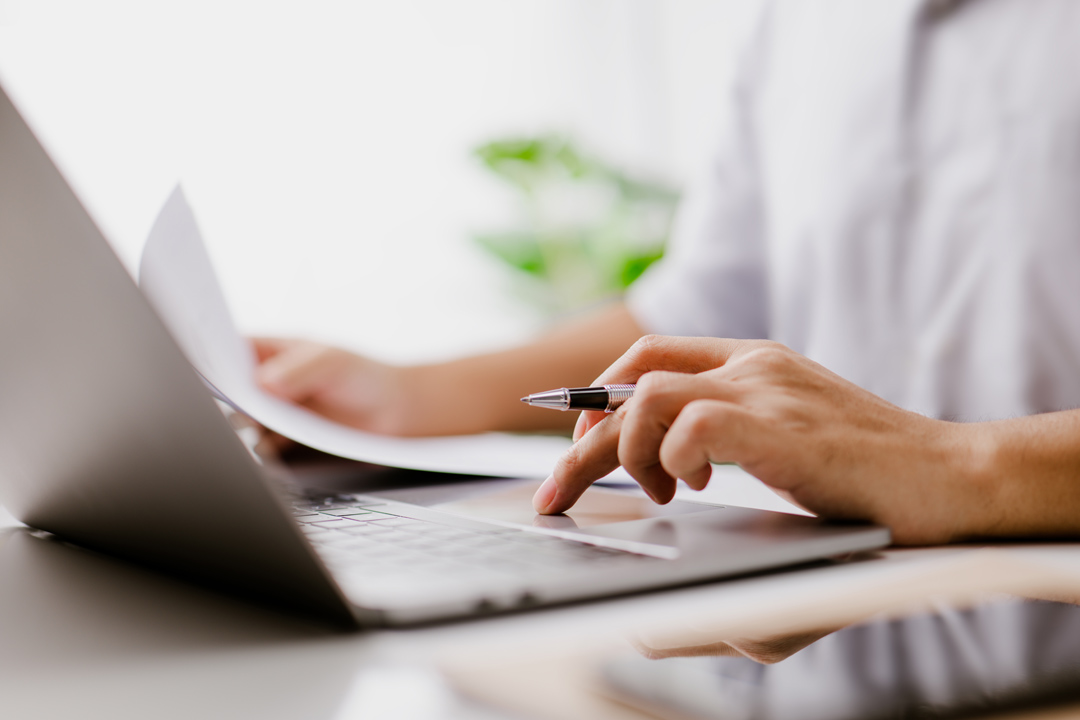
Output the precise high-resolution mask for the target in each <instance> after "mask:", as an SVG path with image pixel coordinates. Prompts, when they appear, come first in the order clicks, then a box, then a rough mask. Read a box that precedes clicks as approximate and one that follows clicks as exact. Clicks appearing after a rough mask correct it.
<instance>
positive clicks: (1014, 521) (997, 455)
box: [972, 410, 1080, 537]
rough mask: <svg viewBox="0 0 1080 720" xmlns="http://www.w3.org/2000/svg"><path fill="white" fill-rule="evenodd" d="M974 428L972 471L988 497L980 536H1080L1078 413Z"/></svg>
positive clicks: (1062, 413) (1079, 438)
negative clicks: (974, 449) (974, 446)
mask: <svg viewBox="0 0 1080 720" xmlns="http://www.w3.org/2000/svg"><path fill="white" fill-rule="evenodd" d="M974 428H975V432H974V433H973V434H974V443H975V444H976V448H977V449H976V452H975V453H974V454H973V457H974V458H975V461H974V463H973V467H972V471H973V473H974V474H975V477H976V484H977V485H978V486H979V487H981V488H983V489H984V490H985V496H986V498H987V499H986V504H987V505H986V518H985V521H984V522H983V523H982V525H980V526H977V528H976V531H977V533H976V534H979V535H992V536H1015V537H1019V536H1071V537H1076V536H1077V535H1080V410H1070V411H1064V412H1056V413H1047V414H1044V415H1034V416H1031V417H1025V418H1017V419H1013V420H1004V421H998V422H990V423H983V424H981V425H978V426H974Z"/></svg>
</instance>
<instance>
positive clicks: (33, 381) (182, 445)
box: [0, 87, 354, 624]
mask: <svg viewBox="0 0 1080 720" xmlns="http://www.w3.org/2000/svg"><path fill="white" fill-rule="evenodd" d="M0 337H2V338H3V339H4V340H3V350H2V351H0V498H2V500H3V502H4V504H5V505H6V506H7V508H8V509H9V510H10V511H11V512H12V514H13V515H15V516H16V517H18V518H19V519H20V520H22V521H23V522H25V523H26V524H28V525H31V526H33V527H36V528H40V529H43V530H47V531H49V532H52V533H55V534H56V535H58V536H61V537H63V538H67V539H71V540H73V541H76V542H78V543H80V544H82V545H86V546H89V547H93V548H97V549H101V550H103V551H106V552H109V553H112V554H115V555H119V556H123V557H127V558H130V559H133V560H136V561H139V562H142V563H146V564H149V565H153V566H156V567H160V568H162V569H166V570H168V571H170V572H172V573H175V574H179V575H183V576H188V577H191V578H193V579H198V580H200V581H203V582H209V583H211V584H214V585H217V586H221V587H224V588H228V589H230V590H233V591H239V592H241V593H244V594H248V595H252V596H257V597H258V598H260V600H262V601H271V602H275V603H277V604H280V605H283V606H286V607H289V608H292V609H298V610H303V611H307V612H310V613H313V614H316V615H318V616H320V617H322V618H325V619H329V620H332V621H338V622H342V623H349V624H351V623H353V622H354V620H353V616H352V612H351V611H350V609H349V606H348V604H347V602H346V601H345V599H344V598H343V596H342V595H341V594H340V592H339V590H338V589H337V586H336V585H335V584H334V583H333V581H332V580H330V579H329V576H328V575H327V574H326V571H325V569H324V567H323V566H322V564H321V563H320V561H319V560H318V559H317V558H316V556H315V555H314V553H313V551H312V550H311V548H310V546H309V545H308V544H307V543H306V542H305V541H304V540H303V538H302V537H301V535H300V532H299V530H298V529H297V528H296V527H295V524H294V523H293V522H292V521H291V519H290V517H289V513H288V511H287V509H286V507H285V505H284V504H283V503H282V502H281V501H280V500H279V499H278V498H277V497H276V496H275V494H274V492H273V490H272V485H271V484H270V483H269V482H268V479H267V477H266V476H265V475H264V474H263V472H262V471H261V469H260V467H259V466H258V464H257V463H256V462H255V461H254V460H253V458H252V457H251V455H250V454H249V453H248V451H247V449H246V448H245V447H244V445H243V444H242V442H241V441H240V439H239V438H238V437H237V436H236V434H235V433H234V432H233V431H232V430H231V428H230V427H229V424H228V421H227V419H226V418H225V417H224V415H223V414H222V413H221V411H220V410H219V409H218V407H217V406H216V405H215V403H214V401H213V399H212V398H211V396H210V395H209V393H208V392H207V390H206V388H205V387H204V386H203V384H202V383H201V381H200V380H199V378H198V377H197V375H196V373H195V372H194V371H193V370H192V368H191V366H190V365H189V364H188V362H187V360H186V359H185V357H184V356H183V354H182V353H181V352H180V350H179V349H178V348H177V346H176V344H175V342H174V341H173V339H172V337H170V335H169V333H168V332H167V331H166V330H165V328H164V327H163V326H162V324H161V322H160V321H159V320H158V318H157V316H156V315H155V314H154V312H153V311H152V310H151V309H150V307H149V305H148V304H147V302H146V300H145V299H144V297H143V296H142V294H141V293H140V292H139V290H138V289H137V287H136V286H135V284H134V282H133V280H132V278H131V277H130V275H129V274H128V273H127V271H126V270H125V269H124V268H123V266H122V265H121V263H120V261H119V260H118V258H117V257H116V255H115V254H114V253H113V251H112V249H111V248H110V247H109V245H108V243H107V242H106V241H105V239H104V237H103V236H102V234H101V232H100V231H99V229H98V228H97V226H96V225H95V224H94V222H93V220H92V219H91V218H90V217H89V215H88V214H87V212H86V210H85V209H84V208H83V206H82V204H81V203H80V202H79V200H78V199H77V198H76V196H75V194H74V193H73V192H72V190H71V188H70V187H69V186H68V184H67V183H66V182H65V180H64V178H63V177H62V176H61V174H60V172H59V170H58V169H57V167H56V166H55V165H54V164H53V162H52V161H51V160H50V158H49V156H48V154H47V153H46V152H45V150H44V148H43V147H42V146H41V144H40V143H39V142H38V140H37V138H36V137H35V135H34V134H33V132H32V131H31V130H30V128H29V127H28V126H27V125H26V123H25V122H24V120H23V118H22V117H21V115H20V114H19V112H18V110H17V109H16V107H15V106H14V104H13V103H12V101H11V99H10V98H9V97H8V94H7V92H6V90H4V89H3V88H2V87H0Z"/></svg>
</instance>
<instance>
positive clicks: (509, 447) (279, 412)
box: [139, 187, 570, 478]
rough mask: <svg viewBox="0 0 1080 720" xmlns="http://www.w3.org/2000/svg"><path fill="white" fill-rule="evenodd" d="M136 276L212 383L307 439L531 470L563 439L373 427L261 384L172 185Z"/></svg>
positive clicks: (410, 462) (391, 455)
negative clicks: (431, 434) (428, 434)
mask: <svg viewBox="0 0 1080 720" xmlns="http://www.w3.org/2000/svg"><path fill="white" fill-rule="evenodd" d="M139 284H140V286H141V287H142V291H143V293H144V294H145V295H146V297H147V298H148V299H149V301H150V303H151V304H152V305H153V306H154V309H155V310H156V311H157V313H158V315H159V316H160V317H161V319H162V320H163V321H164V323H165V325H166V326H167V327H168V328H169V330H170V332H171V333H172V335H173V337H174V338H175V339H176V341H177V343H178V344H179V345H180V347H181V349H182V350H183V351H184V353H185V354H186V355H187V357H188V360H190V362H191V364H192V365H193V366H194V368H195V369H196V370H197V371H198V372H199V374H200V375H202V377H203V379H204V380H205V381H206V383H207V385H208V386H209V387H210V388H211V390H212V392H214V393H215V394H216V395H218V397H219V398H220V399H221V400H223V401H224V402H227V403H229V404H230V405H232V406H233V407H235V408H236V409H237V410H239V411H241V412H243V413H244V414H246V415H248V416H249V417H251V418H252V419H254V420H255V421H257V422H259V423H260V424H262V425H263V426H265V427H267V428H269V429H270V430H273V431H274V432H277V433H279V434H281V435H284V436H286V437H288V438H291V439H293V440H295V441H297V442H299V443H302V444H304V445H308V446H310V447H313V448H316V449H318V450H322V451H324V452H328V453H331V454H333V455H338V456H340V457H345V458H350V459H353V460H362V461H365V462H371V463H377V464H379V465H389V466H392V467H400V468H410V469H414V470H432V471H440V472H452V473H464V474H476V475H492V476H506V477H537V478H543V477H547V476H548V474H549V473H550V472H551V469H552V468H553V467H554V465H555V461H556V460H557V459H558V457H559V455H560V454H561V453H562V452H563V451H564V450H566V448H567V447H569V444H570V443H569V440H567V439H565V438H560V437H550V436H539V435H537V436H532V435H513V434H504V433H486V434H481V435H467V436H453V437H438V438H396V437H388V436H384V435H375V434H372V433H366V432H361V431H360V430H354V429H352V428H350V427H347V426H344V425H341V424H338V423H335V422H332V421H330V420H327V419H325V418H323V417H322V416H320V415H317V414H315V413H313V412H310V411H308V410H306V409H304V408H302V407H299V406H297V405H294V404H292V403H289V402H287V401H284V400H281V399H279V398H277V397H274V396H273V395H270V394H269V393H267V392H265V391H263V390H262V389H261V388H260V387H259V386H258V385H257V384H256V383H255V374H254V370H255V364H256V361H255V355H254V351H253V349H252V348H251V346H250V344H249V343H248V342H247V341H246V340H245V339H244V338H243V337H241V335H240V333H239V332H238V331H237V329H236V326H235V325H234V323H233V319H232V316H231V315H230V313H229V309H228V307H227V305H226V302H225V296H224V294H223V292H222V290H221V286H220V284H219V283H218V280H217V277H216V275H215V273H214V268H213V265H212V264H211V261H210V256H209V254H208V253H207V251H206V247H205V244H204V243H203V240H202V236H201V234H200V233H199V229H198V226H197V224H196V222H195V216H194V214H193V213H192V211H191V208H190V206H189V205H188V203H187V200H186V199H185V198H184V194H183V192H182V191H181V189H180V188H179V187H178V188H177V189H176V190H175V191H174V192H173V194H172V195H171V196H170V197H169V199H168V201H167V202H166V203H165V206H164V208H163V209H162V211H161V214H160V215H159V216H158V218H157V221H156V222H155V223H154V226H153V228H152V229H151V231H150V236H149V238H148V239H147V241H146V247H145V248H144V250H143V256H142V261H141V264H140V268H139Z"/></svg>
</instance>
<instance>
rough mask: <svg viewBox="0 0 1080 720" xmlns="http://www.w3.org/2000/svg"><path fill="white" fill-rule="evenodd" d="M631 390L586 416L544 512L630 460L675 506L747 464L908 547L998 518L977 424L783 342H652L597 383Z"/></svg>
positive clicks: (545, 488)
mask: <svg viewBox="0 0 1080 720" xmlns="http://www.w3.org/2000/svg"><path fill="white" fill-rule="evenodd" d="M632 382H636V383H637V390H636V392H635V394H634V397H633V398H632V399H630V400H629V401H627V402H626V403H625V404H624V405H623V406H622V407H621V408H619V410H618V411H616V412H615V413H612V414H610V415H605V414H603V413H598V412H586V413H582V415H581V417H580V418H579V420H578V426H577V428H576V430H575V435H574V437H575V440H576V442H575V444H574V446H573V447H572V448H571V449H570V450H569V451H568V452H567V453H566V454H565V455H564V456H563V457H562V458H561V459H560V460H559V462H558V463H557V465H556V467H555V470H554V473H553V474H552V476H551V478H549V479H548V480H547V481H546V482H545V483H544V485H542V486H541V488H540V489H539V490H538V491H537V493H536V496H535V498H534V499H533V504H534V506H535V508H536V510H537V512H540V513H545V514H553V513H559V512H562V511H564V510H567V509H568V508H570V507H571V506H572V505H573V504H574V502H575V501H576V500H577V499H578V497H579V496H580V495H581V493H582V492H584V491H585V490H586V488H588V487H589V485H590V484H591V483H592V482H593V481H595V480H597V479H599V478H601V477H603V476H604V475H606V474H607V473H609V472H610V471H612V470H614V469H615V468H616V467H617V466H619V465H620V464H621V465H622V466H623V467H624V468H625V469H626V471H627V472H629V473H630V475H632V476H633V477H634V478H635V479H636V480H637V481H638V482H639V483H640V484H641V486H642V488H643V489H644V490H645V492H646V493H648V494H649V496H650V497H652V498H653V499H654V500H655V501H656V502H659V503H666V502H669V501H670V500H671V499H672V497H673V496H674V494H675V484H676V478H681V479H683V480H684V481H686V483H687V484H688V485H689V486H690V487H692V488H695V489H701V488H704V487H705V485H706V484H707V483H708V482H709V477H710V474H711V467H710V463H720V462H735V463H738V464H739V465H740V466H742V467H743V468H744V469H745V470H747V471H748V472H750V473H751V474H753V475H755V476H756V477H758V478H759V479H761V480H762V481H764V482H765V483H767V484H769V485H770V486H772V487H774V488H778V489H780V490H783V491H787V492H788V493H789V494H790V495H791V496H792V497H793V499H794V500H795V501H796V502H798V503H800V504H802V505H803V506H804V507H806V508H808V509H810V510H812V511H814V512H816V513H819V514H821V515H824V516H828V517H835V518H852V519H864V520H871V521H875V522H878V523H881V524H884V525H887V526H889V527H890V528H891V529H892V532H893V539H894V541H895V542H897V543H900V544H917V543H932V542H943V541H948V540H951V539H956V538H959V537H964V536H968V535H970V534H972V533H975V532H979V531H980V530H981V529H982V527H985V526H986V524H987V521H988V520H989V521H992V520H993V518H989V517H988V513H989V510H988V508H987V503H988V501H989V499H988V497H986V493H983V492H981V489H980V487H979V485H978V483H977V482H975V481H974V480H973V478H975V477H978V475H977V473H973V472H970V471H969V470H968V468H971V467H973V466H974V463H973V460H972V458H973V452H972V448H973V447H974V445H975V443H976V438H975V437H974V436H973V430H972V426H966V425H962V424H958V423H948V422H943V421H938V420H933V419H930V418H927V417H924V416H922V415H918V414H915V413H911V412H907V411H905V410H902V409H900V408H898V407H896V406H895V405H892V404H890V403H888V402H886V401H884V400H882V399H881V398H879V397H877V396H875V395H873V394H871V393H869V392H866V391H865V390H862V389H861V388H859V387H857V386H856V385H853V384H852V383H850V382H847V381H846V380H844V379H842V378H840V377H839V376H837V375H835V374H833V373H831V372H829V371H828V370H826V369H825V368H823V367H822V366H820V365H818V364H817V363H814V362H812V361H811V360H809V359H807V358H805V357H803V356H801V355H799V354H797V353H795V352H793V351H791V350H789V349H788V348H786V347H784V346H782V345H779V344H777V343H772V342H767V341H738V340H717V339H711V338H670V337H656V336H649V337H645V338H642V340H640V341H639V342H638V343H636V344H635V345H634V346H633V347H632V348H631V349H630V350H629V351H628V352H627V353H626V354H625V355H623V357H622V358H620V359H619V360H618V361H617V362H615V363H614V364H613V365H612V366H611V367H610V368H609V369H608V370H607V371H606V372H604V373H603V374H602V375H601V376H600V378H599V379H598V380H597V381H596V384H597V385H604V384H614V383H632ZM980 523H981V525H980Z"/></svg>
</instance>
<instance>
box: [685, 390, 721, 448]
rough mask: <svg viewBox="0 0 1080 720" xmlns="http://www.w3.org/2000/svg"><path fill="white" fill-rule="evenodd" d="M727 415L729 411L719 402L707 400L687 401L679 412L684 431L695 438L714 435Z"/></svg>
mask: <svg viewBox="0 0 1080 720" xmlns="http://www.w3.org/2000/svg"><path fill="white" fill-rule="evenodd" d="M729 416H730V412H729V411H728V410H727V409H726V408H725V407H724V406H723V405H722V404H721V403H717V402H710V401H707V400H695V401H693V402H691V403H687V405H686V407H684V408H683V410H682V412H681V413H679V419H680V420H681V425H682V426H683V430H684V432H685V433H686V434H687V435H688V436H689V437H690V438H693V439H695V440H700V439H706V438H709V437H712V436H714V435H716V433H717V432H718V430H719V428H720V427H722V426H723V425H724V424H725V422H726V421H727V420H728V418H729Z"/></svg>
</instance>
